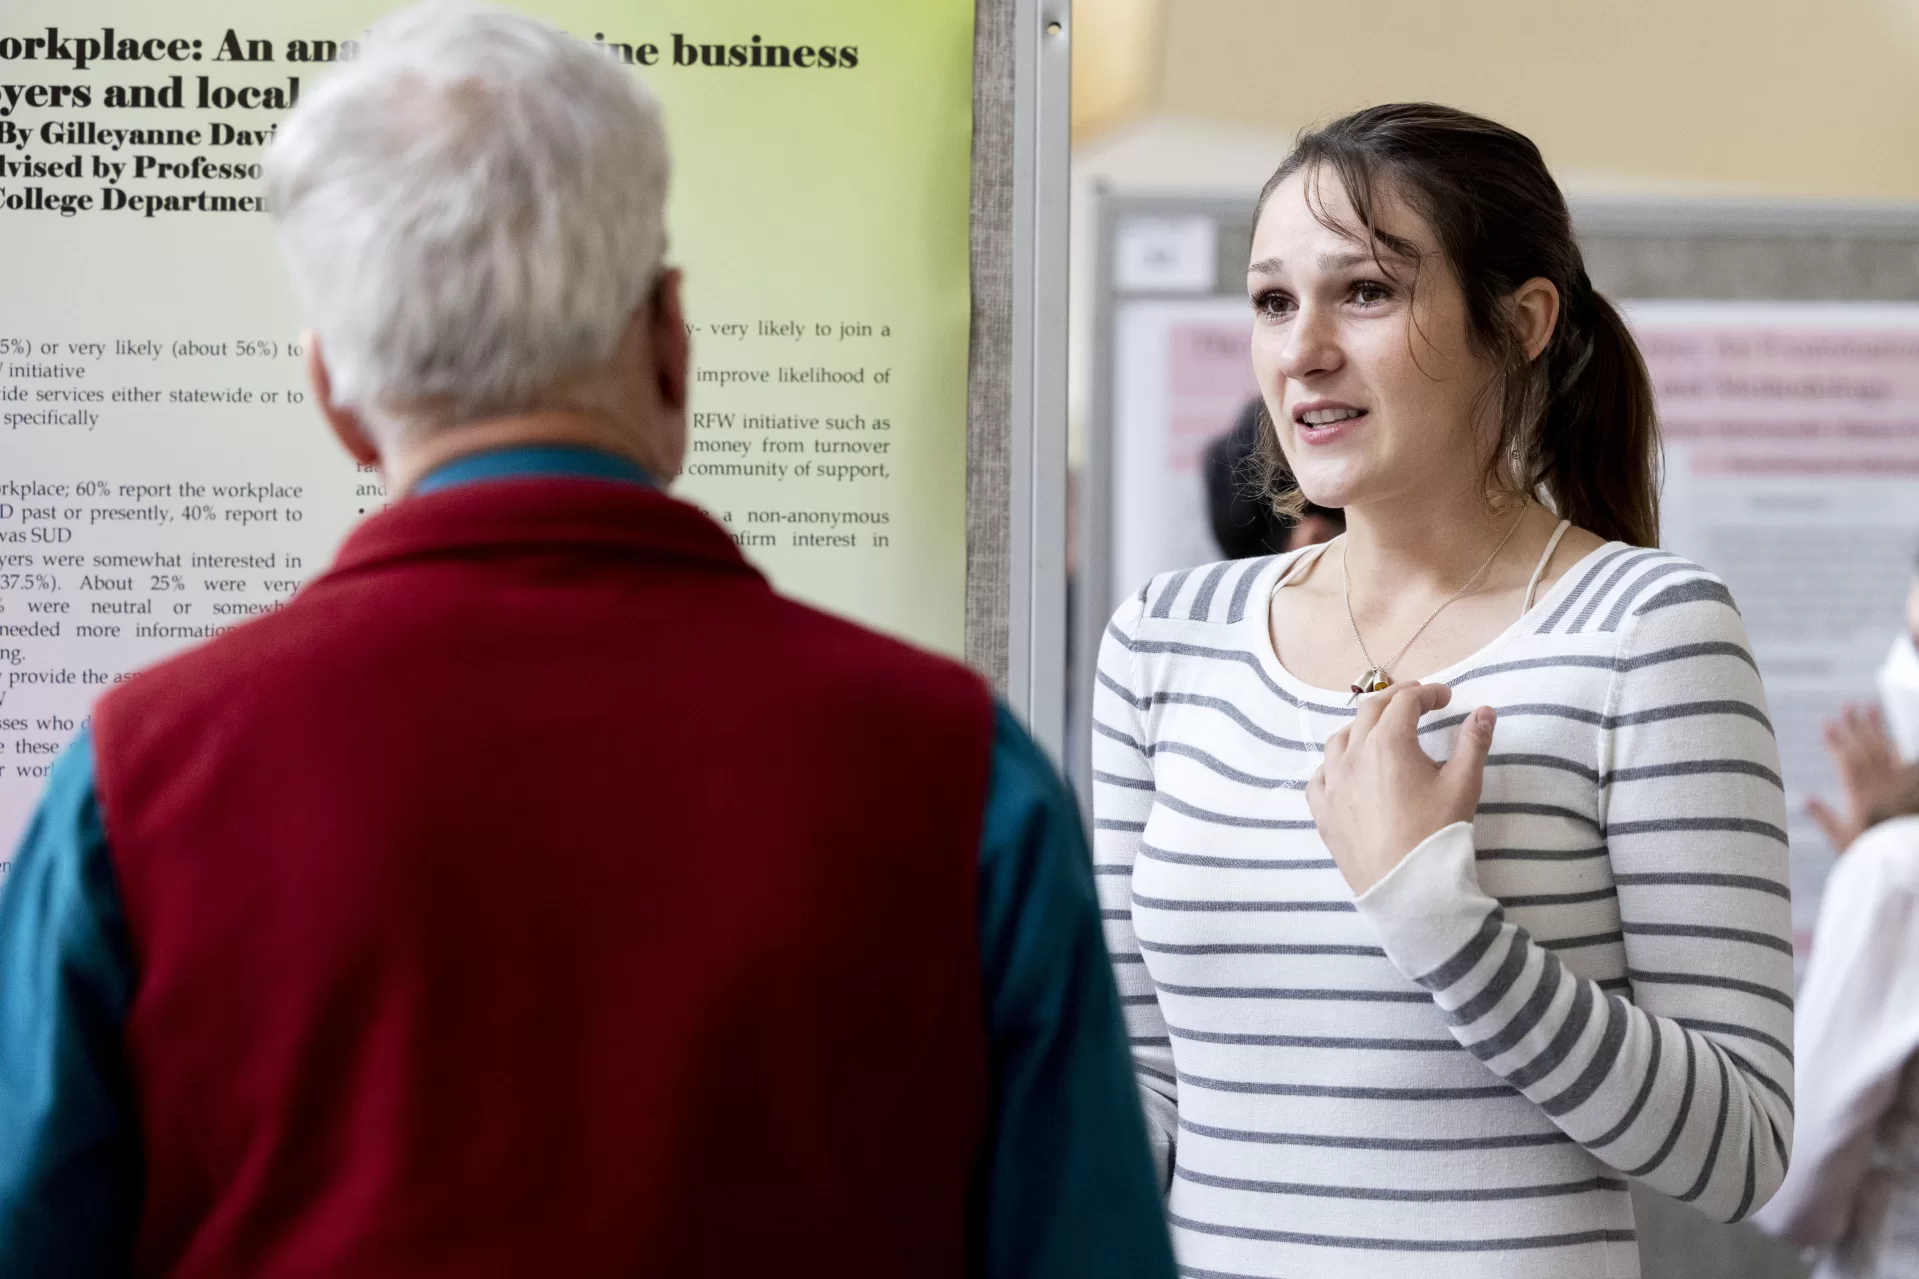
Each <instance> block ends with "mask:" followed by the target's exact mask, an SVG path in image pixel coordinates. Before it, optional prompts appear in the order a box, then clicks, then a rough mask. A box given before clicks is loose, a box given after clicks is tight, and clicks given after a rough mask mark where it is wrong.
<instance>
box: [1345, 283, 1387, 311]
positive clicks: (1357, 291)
mask: <svg viewBox="0 0 1919 1279" xmlns="http://www.w3.org/2000/svg"><path fill="white" fill-rule="evenodd" d="M1392 295H1393V291H1392V290H1391V289H1389V288H1387V287H1386V286H1385V285H1383V284H1381V283H1379V282H1378V281H1376V280H1361V281H1360V282H1359V283H1358V284H1355V285H1354V286H1353V301H1355V302H1357V303H1359V304H1360V305H1361V306H1378V305H1379V304H1380V303H1381V302H1384V301H1386V300H1387V299H1388V298H1390V297H1392Z"/></svg>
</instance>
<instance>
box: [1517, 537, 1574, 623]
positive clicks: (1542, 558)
mask: <svg viewBox="0 0 1919 1279" xmlns="http://www.w3.org/2000/svg"><path fill="white" fill-rule="evenodd" d="M1572 526H1573V522H1572V521H1571V520H1561V521H1559V527H1558V528H1556V529H1554V530H1553V535H1552V536H1551V537H1549V538H1547V539H1546V549H1545V550H1544V551H1542V552H1540V555H1539V563H1538V564H1537V565H1536V566H1534V568H1533V576H1532V580H1531V581H1530V582H1527V583H1526V602H1525V603H1524V604H1521V605H1520V606H1519V615H1520V616H1521V617H1524V616H1526V614H1528V613H1530V612H1532V607H1533V593H1534V592H1536V591H1537V590H1538V589H1539V579H1540V578H1542V577H1544V576H1546V566H1547V565H1548V564H1550V563H1552V562H1553V552H1554V551H1556V550H1558V549H1559V539H1560V538H1562V537H1564V536H1566V530H1567V529H1569V528H1571V527H1572Z"/></svg>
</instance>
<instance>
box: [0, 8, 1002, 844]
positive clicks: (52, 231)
mask: <svg viewBox="0 0 1919 1279" xmlns="http://www.w3.org/2000/svg"><path fill="white" fill-rule="evenodd" d="M390 7H392V6H389V5H385V4H377V3H357V2H351V0H349V2H344V3H332V4H327V5H324V6H319V5H312V4H295V3H288V2H286V0H269V2H265V3H263V2H261V0H169V2H168V3H164V4H155V3H132V2H131V0H114V2H109V0H11V3H9V4H7V5H6V6H5V10H4V15H3V16H0V161H3V163H0V273H3V275H4V285H0V720H9V719H14V718H18V719H19V720H20V721H21V722H24V723H26V724H27V725H28V727H27V730H26V733H27V736H28V737H30V738H32V739H33V742H34V745H33V747H32V749H31V750H29V749H27V747H26V746H23V745H16V744H15V743H14V739H13V738H12V737H11V735H7V736H8V742H7V744H6V745H4V746H3V747H0V857H3V856H4V850H5V849H6V848H10V847H11V846H12V844H13V839H14V836H15V835H16V833H17V832H18V830H19V829H20V827H21V825H22V824H23V823H24V821H25V817H26V814H27V812H28V811H29V810H30V808H31V804H32V802H33V801H34V799H35V798H36V797H37V795H38V791H39V787H40V785H41V779H42V777H43V776H44V765H45V764H46V763H47V762H48V757H47V756H46V755H45V752H46V751H50V750H51V749H54V748H56V747H57V745H58V744H59V743H62V742H64V740H65V739H66V738H68V737H70V736H71V734H72V731H73V728H74V726H75V725H76V724H77V723H78V722H79V721H80V720H81V719H82V718H84V715H85V713H86V709H87V707H88V706H89V705H90V704H91V702H92V700H93V698H94V697H95V696H97V694H98V692H99V691H100V688H101V687H103V686H104V684H105V683H108V682H111V680H112V679H115V678H118V677H119V676H121V675H122V674H124V673H125V672H127V671H130V670H133V669H137V668H138V667H140V666H144V665H146V664H148V663H150V662H152V661H154V660H155V659H157V658H159V657H161V656H163V655H164V654H166V653H167V652H170V651H172V650H174V649H177V648H178V647H180V646H181V645H183V644H186V643H190V642H193V640H194V639H196V638H199V637H202V636H204V635H205V634H207V633H210V632H211V631H213V630H215V629H217V628H218V627H220V626H224V625H230V624H233V623H235V622H237V621H239V620H243V618H244V616H246V615H248V614H249V613H251V612H256V611H258V610H259V609H261V608H265V607H271V606H272V605H273V604H274V603H276V602H277V601H279V600H281V599H284V598H285V597H286V595H287V594H289V593H290V592H291V591H292V590H293V589H294V588H295V587H296V586H297V583H298V581H299V580H302V579H304V578H305V577H307V576H310V575H312V574H313V573H314V572H316V571H318V570H320V569H321V568H323V567H324V565H325V563H326V562H327V560H328V559H329V558H330V555H331V552H332V550H333V548H334V547H335V546H336V545H337V544H338V542H339V540H340V538H341V537H342V536H343V535H344V534H345V532H346V531H347V529H348V528H349V527H350V526H351V525H352V523H353V522H354V521H355V520H357V519H358V518H359V517H360V516H361V515H362V514H363V513H365V512H368V511H371V510H375V509H377V508H378V507H379V506H380V505H381V504H382V503H383V502H384V501H385V500H386V495H385V494H384V492H383V491H382V489H381V488H380V485H379V483H378V477H377V476H375V475H372V474H369V473H364V472H356V470H355V468H354V467H353V466H352V465H351V464H350V463H349V462H347V461H346V460H345V458H344V457H343V456H342V455H340V453H339V452H338V450H337V448H336V447H335V446H334V445H333V444H332V442H331V441H330V439H329V438H328V437H327V435H326V432H325V429H324V427H323V425H322V423H321V422H320V420H319V418H318V415H317V414H316V413H314V412H313V411H312V408H311V406H310V405H308V404H306V403H305V402H304V397H303V395H302V391H303V389H304V377H303V374H302V370H301V358H300V352H299V345H298V338H299V334H300V331H301V329H302V327H303V323H304V321H303V317H302V316H301V314H300V310H299V307H298V304H297V302H296V300H295V298H294V297H293V294H292V291H291V289H290V287H289V285H288V283H287V281H286V278H285V275H284V272H283V270H282V268H281V265H280V261H279V257H278V253H277V249H276V246H275V244H274V242H273V236H272V229H271V224H270V222H269V220H268V218H267V216H266V215H265V214H264V213H261V212H216V211H211V210H210V209H208V208H204V207H202V205H201V204H200V203H198V202H200V201H202V200H203V199H212V200H215V201H216V202H217V201H218V200H220V199H225V198H228V197H250V196H257V195H258V193H259V189H260V183H259V182H258V181H257V180H255V179H250V178H248V177H246V176H244V174H242V176H240V177H237V178H223V177H209V176H205V175H206V173H207V172H208V170H207V169H206V168H205V167H204V165H203V167H202V168H201V169H200V170H197V171H196V170H193V169H191V168H190V167H188V168H185V169H176V170H174V171H173V172H172V173H171V174H166V175H163V173H162V171H161V170H160V169H159V166H160V165H161V164H169V165H175V166H191V165H192V164H193V162H194V161H195V158H196V157H201V158H203V160H204V164H205V165H237V166H240V167H241V169H242V170H244V169H245V167H246V166H248V165H255V164H257V163H258V162H259V160H260V157H261V155H262V152H263V149H264V148H263V145H262V143H263V141H264V137H265V134H266V132H267V131H268V130H269V129H271V127H272V126H273V125H274V124H275V122H276V121H277V120H278V119H279V118H281V116H282V115H283V114H284V111H283V110H281V109H279V108H278V106H277V102H278V100H279V99H280V98H284V97H285V96H287V95H289V94H290V93H291V91H292V81H293V80H295V79H297V80H298V81H299V83H300V85H301V86H302V87H303V88H304V89H306V90H308V91H310V88H311V86H312V85H313V84H314V83H316V82H317V80H318V79H319V78H320V77H322V76H324V75H325V74H326V71H327V69H328V67H327V65H326V64H325V63H321V62H315V61H297V60H291V58H292V56H293V55H294V54H296V52H298V50H297V49H296V46H295V44H294V42H296V41H300V42H305V44H304V49H305V51H306V52H308V53H309V54H311V53H312V52H313V51H314V46H315V45H316V44H317V43H318V42H321V41H336V42H344V41H350V40H358V39H361V38H363V37H364V33H365V31H366V29H367V27H368V25H369V24H370V23H371V22H372V21H373V20H374V19H376V18H377V17H378V16H379V15H380V14H381V13H383V12H385V11H387V10H388V9H389V8H390ZM520 7H522V8H524V9H526V10H528V11H530V12H535V13H538V14H540V15H543V16H545V17H548V18H550V19H551V20H553V21H555V22H557V23H559V24H560V25H562V26H563V27H565V28H566V29H567V30H569V31H571V32H573V33H574V34H576V35H578V36H580V37H581V38H583V39H587V40H594V39H596V38H597V39H599V40H600V41H601V42H602V43H604V44H606V45H607V46H609V50H610V51H609V54H608V56H612V57H620V56H621V54H620V52H619V51H618V49H617V47H616V46H618V45H622V44H624V45H627V46H632V47H633V49H634V52H635V57H636V58H639V57H642V56H643V55H642V54H641V53H640V48H641V46H644V45H648V44H651V45H653V46H655V47H656V48H657V50H658V54H657V61H656V62H655V65H652V66H650V67H639V66H636V67H635V74H639V75H642V76H644V77H645V79H646V80H647V82H648V83H649V84H650V85H651V86H652V88H653V89H654V91H655V92H656V93H657V94H658V95H659V97H660V98H661V100H662V102H663V104H664V108H665V112H666V119H667V127H668V132H669V136H670V138H671V140H672V145H673V148H674V176H673V184H672V199H671V207H670V212H669V225H670V237H671V238H670V246H669V257H670V259H671V260H672V261H673V262H674V263H675V264H677V265H679V266H681V267H683V268H684V270H685V273H686V281H687V304H688V318H689V322H690V323H691V325H692V326H693V330H694V331H693V333H692V340H693V352H694V362H695V369H696V378H699V379H701V380H698V381H696V383H695V387H694V396H693V411H694V429H693V431H692V432H691V436H692V445H693V451H692V452H691V453H690V455H689V457H688V470H687V473H686V474H685V476H684V477H682V478H681V479H680V480H679V481H678V482H677V483H676V485H675V486H674V491H675V492H676V493H678V494H679V495H681V496H684V497H686V498H688V499H690V500H692V501H695V502H698V503H699V504H701V505H702V506H704V507H706V508H707V509H708V510H709V511H711V512H712V513H713V514H714V515H715V516H716V517H719V518H721V519H723V520H725V521H726V522H727V525H728V527H729V528H730V530H731V531H732V532H733V533H734V535H735V537H736V540H739V541H740V542H741V544H742V546H743V549H744V550H745V551H746V554H747V555H748V556H749V558H751V559H752V560H753V561H754V562H755V563H757V564H758V565H760V566H761V567H762V568H764V569H765V570H766V571H767V572H768V573H769V574H770V576H771V577H772V578H773V580H774V582H775V583H776V584H777V585H779V586H780V587H781V588H783V589H785V590H787V591H789V592H791V593H794V594H797V595H799V596H800V597H802V598H805V599H807V600H810V601H813V602H816V603H818V604H820V605H822V606H824V607H827V608H830V609H833V610H835V611H837V612H840V613H843V614H846V615H849V616H851V617H854V618H857V619H860V620H862V621H865V622H867V623H869V624H872V625H874V626H877V627H880V628H882V629H884V630H887V631H890V632H893V633H896V634H899V635H902V636H905V637H907V638H910V639H912V640H915V641H917V642H919V643H922V644H925V645H928V646H930V647H933V648H935V649H939V650H942V651H945V652H948V653H952V654H958V653H959V652H960V651H961V648H962V642H963V630H964V609H965V561H966V556H965V469H966V468H965V455H966V445H965V433H966V369H967V341H968V320H969V304H970V299H969V296H968V274H967V272H968V240H967V236H968V227H967V217H968V213H967V209H968V181H969V148H970V141H971V126H972V120H971V74H972V50H973V6H972V3H971V0H915V2H914V3H911V4H876V3H871V2H870V0H806V2H795V0H660V2H655V3H638V2H631V0H629V2H627V3H616V2H613V0H542V2H541V3H536V4H530V5H523V6H520ZM106 28H111V29H112V30H113V32H114V44H115V46H116V47H117V48H118V49H119V50H120V51H122V52H125V51H127V50H129V49H130V50H131V51H132V52H133V53H134V54H135V55H136V56H135V57H133V58H132V59H131V60H129V59H126V58H115V59H107V58H105V57H103V56H101V55H100V53H99V52H97V51H96V52H95V53H94V54H92V56H90V57H89V56H87V55H86V53H85V48H86V46H84V45H79V44H75V43H74V42H75V41H84V40H91V41H102V40H103V39H104V34H103V33H104V29H106ZM50 29H51V30H50ZM676 36H678V37H679V43H680V44H681V45H684V46H687V47H692V48H697V47H698V46H705V45H712V46H719V49H717V50H716V52H719V53H721V54H723V55H724V56H721V57H719V58H717V59H715V58H712V57H711V56H710V55H709V56H708V57H704V58H700V59H699V61H698V62H697V64H695V65H676V63H675V57H674V54H675V49H676V41H675V37H676ZM755 36H757V37H759V42H758V43H759V45H760V47H761V48H762V49H765V48H767V47H769V46H775V45H779V46H785V47H786V48H787V49H788V50H794V51H796V50H798V49H799V48H801V47H802V46H804V47H806V48H809V49H813V50H817V49H819V48H821V47H827V48H831V49H833V50H835V51H836V53H835V57H834V62H835V63H836V64H837V65H834V66H831V67H828V66H823V65H818V64H819V63H820V62H822V61H823V59H822V58H821V57H820V56H819V55H818V54H817V53H814V54H813V55H812V56H811V57H810V58H807V57H802V58H800V59H799V60H801V61H809V60H810V61H812V62H814V63H815V65H813V66H811V67H799V66H788V67H784V68H780V67H755V66H752V65H751V60H752V57H753V54H752V50H753V47H754V41H753V38H754V37H755ZM128 40H131V41H134V42H135V44H134V45H133V46H127V45H125V44H124V43H123V42H125V41H128ZM35 41H38V42H39V43H38V44H37V45H36V44H35V43H34V42H35ZM735 46H738V47H739V49H740V53H739V54H738V55H737V56H735V55H733V54H732V52H731V51H732V49H733V47H735ZM49 49H51V51H52V52H53V53H54V54H55V55H56V56H53V57H49V56H48V52H49ZM847 49H851V50H854V51H855V53H854V58H855V59H856V63H857V64H856V65H852V66H847V65H844V63H845V62H846V61H847V59H846V56H845V54H844V53H842V52H839V51H842V50H847ZM792 56H793V55H792V54H791V53H789V58H790V57H792ZM683 60H684V59H683ZM762 60H766V55H764V54H762ZM82 61H84V62H85V64H86V65H84V66H82V65H79V64H80V63H81V62H82ZM711 61H720V62H724V63H725V64H726V65H710V64H709V63H710V62H711ZM739 62H744V63H747V65H734V64H735V63H739ZM175 77H179V81H178V84H179V96H178V102H179V105H164V103H167V102H168V101H169V100H171V99H172V97H173V95H172V92H171V90H172V86H173V85H174V78H175ZM202 77H204V78H205V79H204V84H203V82H202ZM82 89H84V90H85V93H84V95H82V94H80V93H78V92H77V91H78V90H82ZM246 90H252V91H253V92H252V93H247V92H245V91H246ZM269 91H273V93H274V94H275V95H277V96H269ZM203 93H204V94H205V97H204V99H203V97H202V95H203ZM146 95H151V105H139V104H140V103H141V102H142V101H145V100H147V97H146ZM83 98H84V101H83V100H82V99H83ZM120 99H125V100H126V101H125V103H124V104H122V103H121V102H120V101H119V100H120ZM202 101H204V102H205V104H206V105H204V106H203V105H201V103H202ZM249 104H252V105H249ZM126 129H138V130H149V131H151V130H175V131H178V132H179V134H180V136H181V137H186V136H189V135H190V136H192V137H193V139H194V140H193V141H191V142H185V141H175V142H172V143H165V142H162V143H153V142H152V141H151V135H149V140H148V141H123V142H121V143H119V144H117V145H116V144H114V143H113V142H112V141H110V140H108V137H107V135H106V133H105V132H104V131H107V130H126ZM142 157H144V160H143V159H142ZM115 165H118V166H122V167H121V168H120V169H119V170H115V169H114V167H113V166H115ZM49 166H51V167H49ZM169 198H171V200H172V202H173V204H174V205H175V206H178V205H180V204H182V203H188V204H191V205H192V206H193V207H189V208H180V207H173V208H168V207H167V201H168V199H169ZM62 202H65V203H67V204H69V205H70V206H74V211H73V212H72V213H71V215H63V214H62V213H61V212H59V211H58V206H59V205H60V204H61V203H62ZM156 202H157V205H156V207H154V209H153V212H152V215H151V216H148V215H147V212H148V210H147V207H146V206H147V205H150V204H156ZM80 205H86V206H89V207H77V206H80ZM762 326H770V327H762ZM796 334H797V335H798V336H795V335H796ZM782 370H792V371H793V373H792V377H793V378H794V379H795V380H783V379H784V378H786V377H787V376H788V375H787V374H785V373H783V372H782ZM822 370H823V371H824V372H823V373H822V372H820V371H822ZM760 377H764V378H765V379H766V380H765V381H740V380H737V379H740V378H760ZM716 378H719V379H726V378H731V379H735V380H733V381H731V382H730V383H729V382H727V381H716V380H713V379H716ZM830 378H842V379H849V380H843V381H832V380H821V379H830ZM96 393H98V394H99V396H100V397H101V398H99V399H93V400H91V401H89V397H93V396H95V394H96ZM182 395H184V396H186V397H188V398H187V399H186V400H184V401H183V400H181V399H180V398H179V397H180V396H182ZM109 397H110V398H109ZM795 419H799V420H800V421H801V422H802V423H803V424H802V425H797V426H796V425H795V424H794V420H795ZM743 468H744V470H745V472H746V473H741V471H742V469H743ZM9 482H11V483H13V484H14V485H15V486H16V489H15V490H14V491H13V496H11V497H10V496H8V490H7V489H6V485H7V484H8V483H9ZM23 485H24V486H29V487H26V488H21V487H18V486H23ZM236 485H239V486H250V487H245V488H241V489H236V488H235V486H236ZM31 486H39V488H38V489H35V488H33V487H31ZM221 487H223V488H224V492H221V491H220V489H221ZM33 492H40V493H41V494H42V498H44V501H42V500H41V499H38V498H31V497H29V498H22V497H21V496H20V494H22V493H28V494H31V493H33ZM47 494H54V496H47ZM109 508H111V510H117V511H118V512H119V513H118V514H113V513H110V510H109ZM29 537H30V538H31V539H33V540H31V541H27V540H25V539H28V538H29ZM50 552H58V553H59V556H58V557H57V558H49V553H50ZM148 552H157V553H158V556H159V558H157V559H155V560H154V561H153V563H152V564H150V565H149V564H146V562H145V561H140V566H141V567H142V568H155V567H157V568H161V569H166V570H168V571H165V572H149V571H132V570H128V569H125V568H124V566H123V567H120V568H116V569H115V570H114V574H113V576H112V578H111V580H109V579H108V578H106V577H103V576H100V575H98V574H95V573H90V572H88V571H86V570H91V569H94V568H96V567H97V560H96V557H99V556H102V555H107V556H115V557H120V561H122V562H126V563H130V562H132V561H127V560H125V557H126V556H128V555H133V556H134V558H135V559H136V560H137V559H138V558H139V555H140V554H145V553H148ZM208 553H216V554H218V553H246V554H252V555H256V556H265V557H271V567H269V568H262V569H260V570H258V571H242V570H235V571H233V572H231V573H229V574H227V575H226V580H225V582H224V583H223V584H222V583H216V582H215V580H214V579H213V578H210V577H209V576H208V575H206V574H204V573H201V572H196V571H195V564H196V560H195V558H194V557H196V556H200V555H205V554H208ZM74 557H78V558H74ZM174 567H177V568H178V569H179V571H178V572H177V573H176V572H173V571H171V570H172V569H173V568H174ZM128 572H132V575H131V576H128V575H127V574H128ZM62 605H64V608H65V611H64V612H60V613H57V614H55V613H48V612H45V611H43V610H48V609H55V610H57V609H59V608H60V607H61V606H62ZM9 627H12V628H14V629H13V630H12V631H11V632H9V631H8V628H9ZM54 630H57V631H58V634H57V635H55V634H50V633H48V632H50V631H54ZM768 657H769V660H778V655H777V654H768ZM23 740H24V739H23ZM3 871H4V867H0V872H3Z"/></svg>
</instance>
